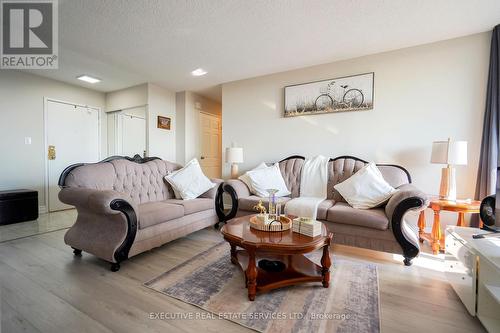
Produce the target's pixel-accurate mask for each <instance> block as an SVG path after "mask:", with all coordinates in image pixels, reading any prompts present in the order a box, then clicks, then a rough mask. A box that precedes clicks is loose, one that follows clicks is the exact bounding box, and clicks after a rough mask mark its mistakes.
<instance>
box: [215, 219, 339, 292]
mask: <svg viewBox="0 0 500 333" xmlns="http://www.w3.org/2000/svg"><path fill="white" fill-rule="evenodd" d="M252 216H253V215H248V216H243V217H238V218H235V219H232V220H230V221H229V222H228V223H227V224H226V225H224V226H223V227H222V229H221V232H222V235H223V236H224V239H225V240H226V241H227V242H228V243H229V244H230V245H231V262H232V263H233V264H235V265H239V266H240V267H241V269H242V270H243V272H244V273H245V283H246V287H247V289H248V299H249V300H251V301H253V300H254V299H255V294H256V293H257V292H265V291H269V290H272V289H276V288H281V287H285V286H290V285H295V284H299V283H305V282H315V281H317V282H321V283H322V284H323V287H325V288H328V285H329V283H330V265H331V260H330V253H329V247H330V244H331V241H332V236H333V234H332V233H329V232H328V230H327V229H326V227H325V225H324V224H322V226H321V235H320V236H316V237H309V236H306V235H302V234H299V233H295V232H292V230H291V229H290V230H286V231H282V232H279V231H278V232H268V231H259V230H255V229H251V228H250V225H249V222H248V221H249V219H250V217H252ZM238 247H239V248H241V249H239V250H238V249H237V248H238ZM320 248H323V256H322V257H321V266H319V265H317V264H315V263H314V262H312V261H311V260H309V259H308V258H307V257H306V256H304V254H305V253H309V252H312V251H314V250H317V249H320ZM264 263H266V264H268V265H267V266H266V265H263V264H264ZM269 264H270V265H269Z"/></svg>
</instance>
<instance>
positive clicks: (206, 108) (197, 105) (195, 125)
mask: <svg viewBox="0 0 500 333" xmlns="http://www.w3.org/2000/svg"><path fill="white" fill-rule="evenodd" d="M176 104H177V114H178V117H179V119H180V120H181V121H180V125H179V127H180V128H181V126H182V129H180V131H182V132H181V133H179V135H178V143H177V147H178V149H183V151H178V153H177V158H178V162H179V163H181V164H183V163H186V162H188V161H190V160H191V159H193V158H195V157H196V158H199V157H200V135H199V134H200V129H199V125H200V111H203V112H206V113H210V114H214V115H216V116H220V115H221V112H222V106H221V104H220V103H217V102H215V101H213V100H211V99H208V98H205V97H203V96H200V95H198V94H196V93H194V92H191V91H183V92H178V93H177V94H176Z"/></svg>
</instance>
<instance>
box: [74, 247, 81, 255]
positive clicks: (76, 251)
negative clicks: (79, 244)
mask: <svg viewBox="0 0 500 333" xmlns="http://www.w3.org/2000/svg"><path fill="white" fill-rule="evenodd" d="M72 249H73V254H74V255H75V256H77V257H81V256H82V250H79V249H75V248H74V247H72Z"/></svg>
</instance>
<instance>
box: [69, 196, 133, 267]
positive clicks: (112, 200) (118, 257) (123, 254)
mask: <svg viewBox="0 0 500 333" xmlns="http://www.w3.org/2000/svg"><path fill="white" fill-rule="evenodd" d="M59 200H61V201H62V202H64V203H66V204H68V205H73V206H75V207H76V208H77V209H78V214H80V213H81V211H90V212H92V213H96V214H100V215H115V214H120V213H121V214H123V216H124V217H125V219H126V234H125V239H124V240H123V241H122V243H121V244H119V245H118V247H117V248H116V249H115V250H114V253H113V259H114V263H113V265H112V266H111V271H113V272H115V271H117V270H118V269H119V268H120V262H122V261H123V260H126V259H127V258H128V253H129V251H130V248H131V247H132V244H133V243H134V241H135V236H136V234H137V225H138V221H139V210H138V209H137V205H136V204H135V203H134V202H133V201H132V200H130V198H129V197H127V196H126V195H125V194H124V193H121V192H117V191H113V190H95V189H89V188H78V187H67V188H63V189H62V190H61V191H60V192H59ZM77 222H78V219H77ZM103 225H104V226H105V225H106V224H105V223H104V224H103ZM103 232H106V231H103ZM66 244H68V243H67V242H66ZM80 250H81V249H80Z"/></svg>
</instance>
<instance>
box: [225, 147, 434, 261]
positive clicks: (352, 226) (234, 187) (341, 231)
mask: <svg viewBox="0 0 500 333" xmlns="http://www.w3.org/2000/svg"><path fill="white" fill-rule="evenodd" d="M303 163H304V157H302V156H291V157H289V158H286V159H284V160H282V161H280V162H279V166H280V170H281V174H282V175H283V178H284V180H285V183H286V185H287V187H288V190H289V191H290V192H292V193H291V195H290V197H284V198H280V200H281V202H283V203H284V205H285V206H286V201H288V200H290V199H291V198H294V197H297V196H299V191H300V176H301V170H302V165H303ZM366 163H367V162H366V161H363V160H361V159H359V158H356V157H352V156H341V157H337V158H334V159H330V162H329V164H328V172H329V176H328V198H327V200H325V201H323V202H322V203H321V204H320V205H319V207H318V212H317V219H318V220H320V221H322V222H324V223H325V224H326V226H327V227H328V229H329V230H331V231H332V232H333V233H334V242H335V243H336V244H344V245H349V246H356V247H362V248H367V249H373V250H378V251H384V252H389V253H397V254H402V255H403V256H404V258H405V259H404V263H405V265H407V266H409V265H411V260H412V259H413V258H414V257H416V256H417V255H418V253H419V242H418V236H417V232H416V230H413V229H412V228H410V227H409V225H408V224H407V223H406V221H405V219H404V216H405V214H406V213H407V212H408V211H411V210H413V211H419V210H422V209H425V207H427V205H428V201H427V200H428V199H427V196H426V195H425V194H424V193H423V192H421V191H420V190H418V189H417V188H416V187H415V186H413V185H411V177H410V174H409V173H408V171H407V170H406V169H404V168H403V167H400V166H397V165H384V164H378V165H377V166H378V168H379V169H380V171H381V173H382V175H383V177H384V179H385V180H386V181H387V182H388V183H389V184H391V185H392V186H393V187H394V188H397V189H399V191H398V192H396V193H395V194H394V195H393V196H392V197H391V199H390V200H389V201H388V202H387V204H386V205H384V206H383V207H377V208H374V209H369V210H360V209H355V208H352V207H351V206H349V205H348V204H347V202H346V201H345V200H344V198H342V196H341V195H340V194H339V193H338V192H337V191H336V190H335V189H334V187H333V186H334V185H335V184H338V183H340V182H342V181H344V180H345V179H347V178H349V177H350V176H351V175H353V174H354V173H355V172H356V171H358V170H359V169H361V168H362V167H363V166H364V165H365V164H366ZM222 188H223V191H220V193H219V194H220V196H222V192H226V193H228V194H229V195H230V196H231V199H232V207H231V211H230V212H229V213H228V214H227V215H226V217H225V221H228V220H229V219H231V218H233V217H236V216H243V215H248V214H255V211H253V209H252V207H253V206H254V205H256V204H257V203H258V202H259V200H261V199H263V201H264V202H265V203H267V201H268V200H267V198H259V197H257V196H255V195H252V194H251V193H250V190H249V188H248V187H247V186H246V185H245V183H243V182H242V181H240V180H237V179H232V180H228V181H226V182H225V183H224V185H223V187H222Z"/></svg>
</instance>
